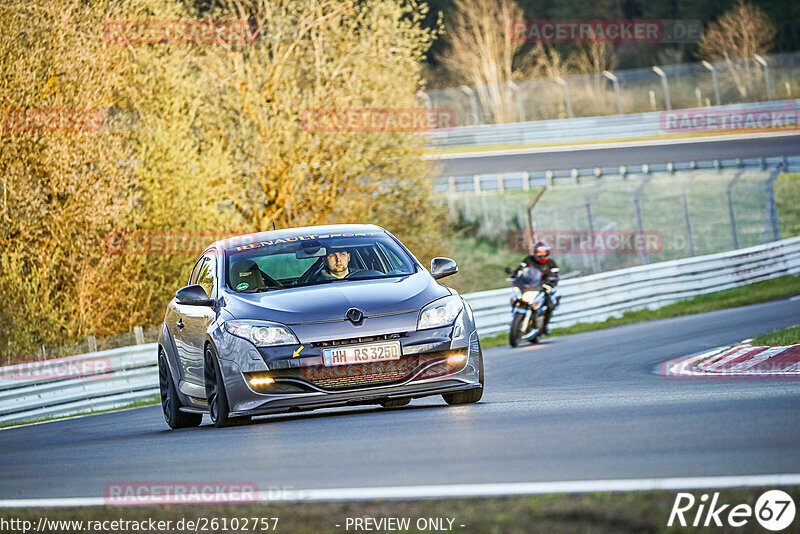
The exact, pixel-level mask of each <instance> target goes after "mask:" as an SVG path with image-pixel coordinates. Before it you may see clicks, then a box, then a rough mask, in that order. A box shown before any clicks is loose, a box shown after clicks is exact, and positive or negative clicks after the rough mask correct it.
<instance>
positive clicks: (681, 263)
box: [0, 237, 800, 423]
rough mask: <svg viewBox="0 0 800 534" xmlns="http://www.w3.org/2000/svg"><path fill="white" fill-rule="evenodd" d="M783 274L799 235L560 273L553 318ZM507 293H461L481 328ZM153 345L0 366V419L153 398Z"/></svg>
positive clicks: (796, 267)
mask: <svg viewBox="0 0 800 534" xmlns="http://www.w3.org/2000/svg"><path fill="white" fill-rule="evenodd" d="M786 274H800V237H795V238H791V239H784V240H782V241H776V242H772V243H769V244H766V245H759V246H756V247H751V248H746V249H741V250H735V251H730V252H723V253H719V254H712V255H709V256H700V257H695V258H687V259H682V260H676V261H670V262H664V263H657V264H652V265H644V266H639V267H631V268H627V269H620V270H617V271H611V272H607V273H600V274H595V275H589V276H584V277H581V278H575V279H571V280H564V281H563V282H562V283H561V284H560V285H559V290H560V292H561V295H562V300H561V302H562V304H561V306H560V308H559V309H558V310H557V311H556V314H555V315H554V316H553V326H555V327H560V326H568V325H572V324H575V323H578V322H592V321H603V320H605V319H607V318H609V317H611V316H615V315H619V314H621V313H623V312H625V311H628V310H636V309H641V308H646V307H647V308H651V309H652V308H657V307H660V306H663V305H665V304H669V303H671V302H675V301H677V300H679V299H682V298H687V297H691V296H694V295H697V294H702V293H710V292H713V291H720V290H723V289H729V288H732V287H737V286H741V285H745V284H750V283H753V282H758V281H761V280H766V279H769V278H774V277H777V276H782V275H786ZM510 297H511V289H510V288H505V289H497V290H492V291H481V292H479V293H470V294H466V295H464V298H466V299H467V301H468V302H469V303H470V306H471V307H472V309H473V312H474V314H475V317H476V321H477V324H478V329H479V332H480V333H481V335H489V334H494V333H498V332H502V331H504V330H506V328H507V327H508V323H509V322H510V319H511V312H510V306H509V299H510ZM156 347H157V345H156V344H155V343H149V344H146V345H136V346H132V347H122V348H118V349H111V350H106V351H100V352H94V353H90V354H85V355H81V356H72V357H68V358H59V359H55V360H46V361H44V362H38V363H39V364H45V363H46V364H47V365H48V368H50V369H53V368H59V366H60V365H68V364H69V363H71V362H76V361H82V360H95V361H101V362H104V364H103V365H101V366H99V368H97V369H96V370H95V371H94V372H88V373H84V374H81V375H79V376H75V375H72V374H71V373H67V374H68V376H67V378H53V377H52V376H34V377H31V378H27V379H20V378H18V376H19V374H20V373H19V368H18V367H16V366H10V367H3V368H0V423H14V422H23V421H31V420H36V419H43V418H49V417H58V416H65V415H73V414H79V413H87V412H94V411H99V410H108V409H112V408H117V407H121V406H125V405H127V404H130V403H132V402H136V401H140V400H144V399H149V398H152V397H153V396H154V395H156V394H158V366H157V359H156ZM33 374H37V373H33ZM38 374H39V375H41V373H38ZM45 374H48V373H45Z"/></svg>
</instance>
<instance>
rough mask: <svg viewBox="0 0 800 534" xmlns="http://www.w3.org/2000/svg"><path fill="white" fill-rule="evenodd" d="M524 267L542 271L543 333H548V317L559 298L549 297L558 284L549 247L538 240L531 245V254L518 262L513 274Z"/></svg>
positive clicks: (557, 271) (556, 268) (555, 267)
mask: <svg viewBox="0 0 800 534" xmlns="http://www.w3.org/2000/svg"><path fill="white" fill-rule="evenodd" d="M525 267H534V268H536V269H538V270H539V272H541V273H542V289H544V294H545V298H546V299H547V312H546V313H545V316H544V334H545V335H547V334H549V333H550V326H549V325H550V317H551V316H552V315H553V308H555V307H556V306H558V301H560V300H561V298H560V297H559V298H557V299H556V301H555V303H554V302H553V299H552V298H551V293H552V292H553V289H554V288H555V287H556V284H558V280H559V274H558V273H559V269H558V265H556V262H554V261H553V259H552V258H551V257H550V247H548V246H547V244H546V243H544V242H542V241H538V242H537V243H536V244H535V245H533V254H530V255H528V256H526V257H525V259H523V260H522V263H520V264H519V267H517V269H516V271H514V274H513V276H517V274H519V272H520V271H521V270H522V269H524V268H525Z"/></svg>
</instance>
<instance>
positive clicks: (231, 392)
mask: <svg viewBox="0 0 800 534" xmlns="http://www.w3.org/2000/svg"><path fill="white" fill-rule="evenodd" d="M459 328H460V329H461V330H459ZM378 337H379V338H380V340H385V339H399V340H400V342H401V347H402V356H401V358H400V360H392V361H386V362H381V363H379V364H378V363H376V364H355V365H344V366H336V367H325V366H324V365H323V364H322V350H323V348H326V347H327V346H329V345H327V344H325V343H315V344H312V345H313V346H304V347H303V349H302V350H301V351H300V352H299V354H302V357H300V356H293V355H294V354H296V353H297V352H296V351H297V350H298V349H299V347H300V346H297V347H295V346H287V347H280V348H275V349H270V350H267V349H259V351H258V354H259V356H260V359H261V362H259V363H260V364H259V363H256V362H254V361H253V360H254V359H255V357H254V355H253V354H252V353H249V354H250V358H247V359H244V360H243V359H242V358H237V359H225V358H220V367H221V370H222V374H223V376H224V378H225V389H226V393H227V397H228V403H229V405H230V410H231V415H261V414H270V413H281V412H287V411H301V410H313V409H316V408H324V407H335V406H347V405H359V404H378V403H380V402H383V401H387V400H392V399H400V398H418V397H425V396H429V395H438V394H442V393H452V392H455V391H462V390H467V389H473V388H480V387H483V386H482V372H481V369H482V358H483V355H482V353H481V349H480V343H479V341H478V334H477V332H476V331H475V329H474V327H473V328H472V329H471V330H470V331H467V330H465V329H464V328H463V325H461V326H456V327H447V328H443V329H432V330H426V331H419V332H407V333H404V334H391V335H386V336H378ZM371 340H373V339H370V340H367V341H371ZM460 355H463V356H465V357H466V358H465V359H464V360H463V361H462V362H458V363H449V362H448V358H449V357H450V356H460ZM242 361H243V363H244V365H240V363H242ZM243 367H244V368H243ZM253 376H258V377H270V378H272V379H274V383H273V384H271V385H268V386H264V387H253V386H251V385H250V384H249V381H248V380H249V378H250V377H253Z"/></svg>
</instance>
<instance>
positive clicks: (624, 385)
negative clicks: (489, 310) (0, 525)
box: [0, 299, 800, 499]
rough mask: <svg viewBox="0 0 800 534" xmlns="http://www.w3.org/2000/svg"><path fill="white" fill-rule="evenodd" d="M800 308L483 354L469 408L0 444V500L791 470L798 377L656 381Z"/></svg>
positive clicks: (132, 414) (58, 435) (93, 419)
mask: <svg viewBox="0 0 800 534" xmlns="http://www.w3.org/2000/svg"><path fill="white" fill-rule="evenodd" d="M798 316H800V300H798V299H794V300H781V301H775V302H772V303H765V304H759V305H754V306H750V307H746V308H737V309H731V310H723V311H718V312H712V313H707V314H703V315H695V316H688V317H679V318H673V319H666V320H661V321H654V322H646V323H640V324H633V325H628V326H623V327H618V328H614V329H610V330H601V331H597V332H590V333H585V334H578V335H573V336H567V337H561V338H552V339H550V340H548V341H547V342H546V343H544V344H543V345H539V346H527V347H524V348H518V349H510V348H509V347H498V348H493V349H488V350H487V351H486V384H487V390H486V392H485V394H484V397H483V400H482V401H481V402H480V403H479V404H475V405H471V406H463V407H448V406H446V405H445V404H444V402H443V401H442V400H441V398H440V397H432V398H429V399H421V400H417V401H414V402H413V403H412V404H411V405H410V406H408V407H406V408H402V409H396V410H384V409H381V408H371V407H360V408H348V409H338V410H328V411H319V412H307V413H305V414H301V415H278V416H270V417H262V418H258V419H256V420H254V423H253V424H251V425H249V426H244V427H237V428H230V429H222V430H218V429H215V428H213V427H212V426H210V424H209V423H208V420H207V419H206V421H204V425H203V426H202V427H200V428H195V429H185V430H180V431H170V430H168V428H167V426H166V424H165V423H164V421H163V419H162V415H161V411H160V410H161V408H160V406H151V407H145V408H138V409H133V410H127V411H122V412H116V413H107V414H100V415H94V416H89V417H82V418H78V419H73V420H62V421H55V422H50V423H44V424H38V425H31V426H25V427H19V428H10V429H6V430H2V431H0V451H2V452H1V453H0V458H2V461H0V499H20V498H52V497H101V496H102V495H103V488H104V486H105V485H106V484H109V483H113V482H132V481H154V482H155V481H159V482H186V481H198V482H199V481H214V482H223V481H240V482H242V481H247V482H254V483H256V484H257V485H258V487H259V489H262V490H266V489H267V488H271V487H277V486H281V487H283V488H290V489H295V490H299V489H324V488H356V487H361V488H363V487H378V486H406V485H427V484H473V483H502V482H539V481H570V480H598V479H623V478H648V477H686V476H715V475H755V474H776V473H784V474H785V473H800V380H794V381H780V380H763V381H762V380H723V381H707V380H692V381H684V380H665V379H664V378H662V377H660V376H658V375H657V374H656V372H655V370H656V369H657V367H658V365H659V362H661V361H662V360H663V359H665V358H675V357H680V356H683V355H689V354H692V353H698V352H699V351H703V350H707V349H711V348H714V347H717V346H721V345H725V344H730V343H734V342H737V341H740V340H741V339H743V338H745V337H751V336H754V335H757V334H759V333H762V332H765V331H768V330H771V329H774V328H780V327H784V326H788V325H790V324H793V323H795V322H796V321H797V317H798Z"/></svg>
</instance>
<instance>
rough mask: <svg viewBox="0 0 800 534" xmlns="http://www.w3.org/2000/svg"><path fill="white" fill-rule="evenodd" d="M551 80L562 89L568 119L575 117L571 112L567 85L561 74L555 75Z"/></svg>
mask: <svg viewBox="0 0 800 534" xmlns="http://www.w3.org/2000/svg"><path fill="white" fill-rule="evenodd" d="M553 80H555V82H556V83H557V84H558V85H560V86H561V88H562V89H563V90H564V104H565V105H566V106H567V117H569V118H570V119H573V118H575V114H573V113H572V99H571V98H570V97H569V86H568V85H567V82H566V80H564V78H562V77H561V76H556V77H555V78H553Z"/></svg>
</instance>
